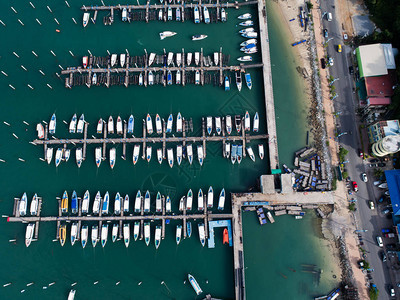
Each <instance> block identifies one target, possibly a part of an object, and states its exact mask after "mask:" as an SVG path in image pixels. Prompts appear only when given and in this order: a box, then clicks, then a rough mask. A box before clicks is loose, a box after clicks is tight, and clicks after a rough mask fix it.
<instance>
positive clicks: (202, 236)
mask: <svg viewBox="0 0 400 300" xmlns="http://www.w3.org/2000/svg"><path fill="white" fill-rule="evenodd" d="M198 228H199V239H200V243H201V245H202V246H203V247H204V245H205V244H206V234H205V229H204V224H203V223H199V225H198Z"/></svg>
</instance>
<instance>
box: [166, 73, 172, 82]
mask: <svg viewBox="0 0 400 300" xmlns="http://www.w3.org/2000/svg"><path fill="white" fill-rule="evenodd" d="M167 84H168V85H172V73H171V70H168V72H167Z"/></svg>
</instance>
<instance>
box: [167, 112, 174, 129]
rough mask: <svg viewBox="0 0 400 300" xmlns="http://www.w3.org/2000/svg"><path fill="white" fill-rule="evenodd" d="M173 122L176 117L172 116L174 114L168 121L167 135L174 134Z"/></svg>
mask: <svg viewBox="0 0 400 300" xmlns="http://www.w3.org/2000/svg"><path fill="white" fill-rule="evenodd" d="M173 122H174V117H173V116H172V114H170V115H169V117H168V121H167V133H171V132H172V125H173Z"/></svg>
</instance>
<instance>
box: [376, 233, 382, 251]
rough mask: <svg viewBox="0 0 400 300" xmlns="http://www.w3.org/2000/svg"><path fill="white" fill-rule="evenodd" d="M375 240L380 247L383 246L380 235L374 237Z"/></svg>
mask: <svg viewBox="0 0 400 300" xmlns="http://www.w3.org/2000/svg"><path fill="white" fill-rule="evenodd" d="M376 242H377V243H378V246H379V247H381V248H382V247H383V241H382V238H381V237H380V236H377V237H376Z"/></svg>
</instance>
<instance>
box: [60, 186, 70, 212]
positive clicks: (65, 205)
mask: <svg viewBox="0 0 400 300" xmlns="http://www.w3.org/2000/svg"><path fill="white" fill-rule="evenodd" d="M61 212H62V213H67V212H68V193H67V191H64V193H63V195H62V198H61Z"/></svg>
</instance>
